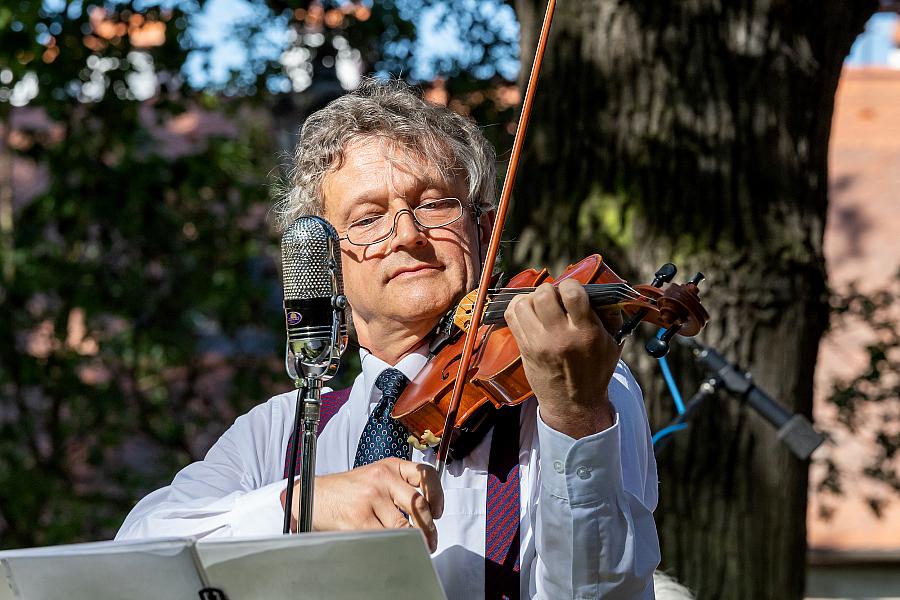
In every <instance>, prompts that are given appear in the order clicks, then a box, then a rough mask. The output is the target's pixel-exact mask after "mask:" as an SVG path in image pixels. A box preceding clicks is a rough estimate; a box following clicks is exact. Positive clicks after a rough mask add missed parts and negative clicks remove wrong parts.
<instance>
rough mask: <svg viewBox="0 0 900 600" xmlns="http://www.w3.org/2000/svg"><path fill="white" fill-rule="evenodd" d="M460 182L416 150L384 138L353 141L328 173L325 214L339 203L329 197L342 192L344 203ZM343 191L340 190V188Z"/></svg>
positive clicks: (449, 186) (452, 185)
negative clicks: (350, 189) (349, 184)
mask: <svg viewBox="0 0 900 600" xmlns="http://www.w3.org/2000/svg"><path fill="white" fill-rule="evenodd" d="M350 181H352V182H353V191H354V192H355V193H354V194H352V195H351V197H349V198H348V196H347V194H346V193H345V192H348V191H349V190H346V189H343V188H344V187H346V186H345V185H344V184H346V183H348V182H350ZM458 183H459V182H458V181H456V180H455V178H453V177H452V174H451V175H448V174H447V173H445V172H444V171H443V170H442V169H441V168H440V166H439V165H436V164H434V163H432V162H430V161H429V160H428V159H427V157H426V156H425V155H424V154H423V153H421V152H418V151H416V150H414V149H410V148H408V147H406V146H404V145H403V144H401V143H399V142H397V141H395V140H391V139H388V138H384V137H381V136H379V137H365V138H359V139H355V140H352V141H351V142H349V143H348V144H347V146H346V147H345V148H344V150H343V157H342V160H341V163H340V165H339V167H338V168H337V169H333V170H331V171H329V173H328V174H326V176H325V180H324V182H323V184H324V185H323V192H324V195H325V205H326V211H327V210H328V208H337V207H335V206H331V205H333V204H334V203H335V201H337V198H329V196H334V195H335V194H336V193H337V192H339V191H340V192H342V193H340V195H341V196H342V198H341V200H342V202H341V204H343V203H344V202H343V200H347V201H352V200H353V199H355V198H361V197H366V196H367V195H373V194H383V193H385V192H387V193H392V194H397V195H398V196H403V195H405V193H406V191H407V190H408V189H409V188H412V189H428V188H438V189H446V190H448V191H449V190H451V189H453V188H454V187H455V186H456V185H457V184H458ZM337 188H341V189H337Z"/></svg>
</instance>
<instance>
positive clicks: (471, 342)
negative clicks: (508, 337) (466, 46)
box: [436, 0, 556, 476]
mask: <svg viewBox="0 0 900 600" xmlns="http://www.w3.org/2000/svg"><path fill="white" fill-rule="evenodd" d="M555 9H556V0H549V1H548V2H547V11H546V12H545V13H544V22H543V24H542V25H541V36H540V39H539V40H538V45H537V48H536V49H535V52H534V63H532V65H531V74H530V75H529V76H528V86H527V87H526V88H525V99H524V101H523V103H522V115H521V116H520V117H519V123H518V124H517V126H516V135H515V138H514V139H513V147H512V154H511V155H510V157H509V166H508V167H507V169H506V179H504V181H503V189H502V191H501V193H500V204H499V205H498V206H497V215H496V218H495V220H494V228H493V229H492V230H491V241H490V244H489V245H488V248H487V252H486V254H485V259H484V265H483V268H482V271H481V282H480V283H479V285H478V296H477V297H476V300H475V308H474V310H473V311H472V325H471V326H470V327H469V329H468V330H467V331H466V338H465V343H464V344H463V353H462V358H461V359H460V361H459V370H458V371H457V373H456V381H455V382H454V384H453V393H452V394H451V396H450V407H449V409H448V410H447V419H446V421H445V422H444V435H442V436H441V443H440V445H439V446H438V451H437V465H436V468H437V472H438V476H441V475H443V474H444V467H445V466H446V463H447V455H448V454H449V452H450V438H451V437H452V436H451V433H452V431H453V426H454V424H455V423H456V413H457V412H459V403H460V401H461V400H462V392H463V386H464V385H465V382H466V374H468V372H469V368H470V366H471V364H472V352H473V350H474V348H475V336H476V333H477V331H478V328H479V326H480V325H481V317H482V313H483V312H484V305H485V303H486V300H487V295H488V290H489V289H490V282H491V274H492V273H493V272H494V263H496V261H497V254H498V253H499V250H500V236H501V235H502V234H503V225H504V223H505V222H506V212H507V209H508V208H509V199H510V196H512V187H513V183H514V182H515V180H516V171H517V170H518V167H519V157H520V155H521V154H522V145H523V143H524V140H525V130H526V129H527V128H528V119H529V117H530V115H531V106H532V104H533V103H534V94H535V89H536V88H537V79H538V74H539V73H540V70H541V63H542V62H543V60H544V50H545V49H546V47H547V38H548V37H549V36H550V23H551V22H552V21H553V12H554V10H555Z"/></svg>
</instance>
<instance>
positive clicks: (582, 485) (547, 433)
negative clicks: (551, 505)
mask: <svg viewBox="0 0 900 600" xmlns="http://www.w3.org/2000/svg"><path fill="white" fill-rule="evenodd" d="M613 409H614V410H615V407H613ZM537 430H538V440H539V443H540V448H541V451H540V468H541V485H542V486H544V488H546V490H547V491H548V492H549V493H551V494H553V495H554V496H557V497H558V498H563V499H567V500H568V501H569V505H570V506H576V505H583V504H591V503H595V502H598V501H600V500H603V499H604V498H609V497H611V496H615V495H617V494H618V493H620V492H621V491H622V489H623V488H624V486H623V483H622V462H621V458H620V450H619V439H620V427H619V411H617V410H616V411H615V419H614V422H613V424H612V426H611V427H609V428H607V429H604V430H603V431H600V432H597V433H595V434H593V435H589V436H587V437H583V438H581V439H578V440H576V439H575V438H572V437H569V436H568V435H566V434H564V433H562V432H559V431H556V430H555V429H553V428H552V427H550V426H549V425H547V424H546V423H544V420H543V419H542V418H541V409H540V407H538V418H537Z"/></svg>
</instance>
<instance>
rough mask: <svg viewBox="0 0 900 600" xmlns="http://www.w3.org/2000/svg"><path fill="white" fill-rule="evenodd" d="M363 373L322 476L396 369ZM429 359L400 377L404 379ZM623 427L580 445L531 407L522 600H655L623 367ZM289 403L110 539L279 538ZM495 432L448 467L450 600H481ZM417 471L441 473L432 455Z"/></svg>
mask: <svg viewBox="0 0 900 600" xmlns="http://www.w3.org/2000/svg"><path fill="white" fill-rule="evenodd" d="M361 356H362V373H360V375H359V376H358V377H357V378H356V380H355V381H354V384H353V388H352V390H351V393H350V397H349V399H348V400H347V403H346V404H345V405H344V406H343V407H341V409H340V410H339V411H338V412H337V414H335V415H334V416H333V417H332V419H331V420H330V421H329V422H328V424H327V425H326V426H325V428H324V429H323V430H322V431H321V432H320V435H319V439H318V445H317V448H316V473H317V474H318V475H325V474H329V473H337V472H342V471H347V470H349V469H351V468H352V467H353V460H354V458H355V456H356V449H357V446H358V444H359V438H360V435H361V434H362V431H363V428H364V427H365V424H366V421H367V419H368V416H369V414H370V413H371V411H372V410H373V409H374V408H375V405H376V404H377V403H378V400H379V399H380V397H381V392H379V391H378V390H377V389H376V388H375V379H376V378H377V377H378V374H379V373H381V371H383V370H384V369H386V368H388V367H390V366H391V365H388V364H387V363H385V362H383V361H381V360H380V359H378V358H377V357H375V356H374V355H372V354H369V353H368V352H366V351H362V352H361ZM426 360H427V357H426V355H425V352H424V348H422V349H420V350H418V351H417V352H414V353H412V354H410V355H408V356H406V357H404V358H403V359H402V360H401V361H400V362H399V363H398V364H396V365H394V367H395V368H397V369H399V370H400V371H401V372H403V374H404V375H406V376H407V377H408V378H409V379H410V380H412V379H414V378H415V376H416V374H418V372H419V371H420V370H421V369H422V367H423V366H424V365H425V362H426ZM609 397H610V400H611V402H612V404H613V407H614V409H615V413H616V415H615V423H614V424H613V426H612V427H610V428H609V429H607V430H605V431H602V432H600V433H597V434H594V435H591V436H588V437H585V438H582V439H580V440H574V439H573V438H570V437H569V436H567V435H565V434H563V433H560V432H557V431H555V430H553V429H551V428H550V427H549V426H547V425H546V424H544V422H543V421H542V420H541V419H540V416H539V411H538V408H537V402H536V401H534V400H533V399H532V400H531V401H528V402H526V403H524V404H523V406H522V411H521V429H520V434H519V444H520V445H519V465H520V471H519V477H520V493H521V499H522V502H521V512H520V549H519V552H520V565H521V575H520V581H521V592H522V597H523V598H548V599H554V600H555V599H558V598H578V599H587V598H592V599H593V598H601V597H602V598H609V599H619V598H622V599H625V598H628V599H631V598H641V599H644V598H653V570H654V569H655V568H656V566H657V564H658V563H659V558H660V554H659V541H658V539H657V534H656V525H655V523H654V521H653V514H652V513H653V510H654V509H655V508H656V502H657V475H656V461H655V460H654V457H653V447H652V443H651V441H650V431H649V428H648V424H647V415H646V411H645V408H644V403H643V399H642V396H641V391H640V388H639V387H638V385H637V383H636V382H635V380H634V378H633V377H632V375H631V373H630V371H629V370H628V367H626V366H625V364H624V363H623V362H621V361H620V362H619V364H618V365H617V368H616V372H615V374H614V375H613V379H612V381H611V383H610V386H609ZM294 402H295V393H293V392H290V393H286V394H282V395H279V396H276V397H274V398H272V399H270V400H269V401H268V402H266V403H265V404H261V405H259V406H256V407H255V408H253V409H252V410H251V411H250V412H248V413H247V414H245V415H243V416H241V417H239V418H238V419H237V420H236V421H235V423H234V425H232V426H231V427H230V428H229V429H228V431H226V432H225V433H224V434H223V435H222V437H221V438H220V439H219V440H218V441H217V442H216V444H215V445H214V446H213V447H212V448H211V449H210V451H209V453H208V454H207V455H206V458H205V459H204V460H202V461H200V462H196V463H194V464H191V465H189V466H187V467H185V468H184V469H182V470H181V471H180V472H179V473H178V474H177V475H176V476H175V479H174V481H173V482H172V484H171V485H169V486H167V487H164V488H162V489H160V490H157V491H155V492H153V493H151V494H149V495H148V496H147V497H145V498H144V499H143V500H141V501H140V502H139V503H138V505H137V506H135V508H134V509H133V510H132V511H131V513H130V514H129V515H128V517H127V518H126V519H125V522H124V524H123V525H122V527H121V529H120V530H119V532H118V534H117V536H116V539H133V538H147V537H166V536H185V535H195V536H198V537H203V536H210V537H213V536H216V537H224V536H247V535H264V534H273V535H274V534H279V533H281V530H282V524H283V517H284V515H283V508H282V506H281V501H280V494H281V492H282V490H283V489H284V487H285V482H284V477H283V475H284V462H285V452H286V448H287V443H288V438H289V437H290V435H291V426H292V424H293V419H294ZM490 446H491V432H489V433H488V434H487V435H486V436H485V439H483V440H482V441H481V442H480V443H479V445H477V446H476V447H475V449H474V450H473V451H472V452H471V453H470V454H469V455H468V456H466V457H465V458H464V459H462V460H458V461H454V462H452V463H451V464H449V465H448V466H447V468H446V469H445V472H444V474H443V477H442V480H441V483H442V486H443V490H444V506H445V508H444V513H443V515H442V517H441V518H440V519H438V520H437V521H436V525H437V530H438V548H437V550H436V551H435V552H434V554H433V555H432V560H433V563H434V566H435V568H436V569H437V571H438V575H439V576H440V578H441V583H442V584H443V586H444V590H445V591H446V593H447V597H448V598H449V599H450V600H454V599H466V600H468V599H470V598H471V599H479V598H483V597H484V538H485V524H484V521H485V515H486V495H487V494H486V490H487V479H488V473H487V465H488V457H489V455H490ZM412 460H414V461H420V462H428V463H431V464H433V463H434V452H433V450H426V451H425V453H424V454H423V453H422V452H419V451H418V450H413V456H412Z"/></svg>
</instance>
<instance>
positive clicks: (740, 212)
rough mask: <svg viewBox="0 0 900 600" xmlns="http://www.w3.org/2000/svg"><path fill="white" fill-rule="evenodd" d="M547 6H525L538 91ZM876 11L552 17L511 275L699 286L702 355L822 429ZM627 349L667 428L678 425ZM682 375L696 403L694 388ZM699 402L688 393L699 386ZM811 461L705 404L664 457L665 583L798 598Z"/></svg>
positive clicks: (682, 361) (601, 7)
mask: <svg viewBox="0 0 900 600" xmlns="http://www.w3.org/2000/svg"><path fill="white" fill-rule="evenodd" d="M544 8H545V3H544V0H540V1H537V0H516V9H517V13H518V15H519V20H520V23H521V26H522V57H523V59H522V63H523V67H522V77H523V78H524V77H525V76H527V72H528V69H529V68H530V65H531V60H532V56H533V53H534V46H535V44H536V40H537V36H538V33H539V29H540V22H541V17H542V15H543V11H544ZM876 8H877V2H875V1H874V0H869V1H865V2H842V1H839V0H826V1H822V2H810V1H807V2H785V1H776V0H770V1H757V2H753V1H750V0H747V1H743V2H728V3H725V2H720V1H718V0H692V1H688V2H673V1H661V2H656V1H652V0H644V1H639V0H620V1H613V0H583V1H581V2H565V1H562V2H560V3H559V5H558V8H557V15H556V18H555V20H554V24H553V32H552V35H551V39H550V44H549V47H548V50H547V55H546V58H545V63H544V67H543V72H542V76H541V80H540V87H539V90H538V96H537V99H536V104H535V110H534V114H533V116H532V122H531V125H530V129H529V141H528V143H527V150H526V154H525V161H524V164H523V165H522V167H521V169H520V175H519V181H518V182H517V185H516V194H515V199H514V206H513V211H512V213H513V214H512V217H511V220H510V223H509V226H508V230H509V233H508V234H507V237H508V238H514V239H517V240H518V242H517V243H515V244H514V245H513V250H512V252H511V258H512V260H513V261H514V262H515V263H516V264H517V265H550V266H553V267H555V268H557V269H558V268H560V267H563V266H565V264H567V263H569V262H574V261H575V260H577V259H578V258H580V257H582V256H583V255H585V254H588V253H591V252H596V251H600V252H601V253H603V254H604V256H606V258H607V260H608V261H609V262H610V264H612V265H613V267H614V269H616V270H617V271H619V272H620V274H622V275H625V276H628V277H629V278H630V279H631V280H632V281H638V282H646V281H649V278H650V275H651V274H652V273H653V272H654V271H655V270H656V268H657V267H658V266H659V265H660V264H661V263H663V262H666V261H669V260H672V261H673V262H675V263H676V264H677V265H678V266H679V267H680V268H681V269H682V271H681V275H680V277H679V279H680V280H684V279H686V278H688V277H690V276H691V275H692V274H693V273H694V272H695V271H696V270H702V271H703V272H704V273H706V275H707V276H708V280H707V282H706V283H705V284H704V285H703V286H702V288H703V290H704V304H705V305H706V306H707V307H708V309H709V312H710V313H711V314H712V321H711V323H710V325H709V326H708V328H707V330H706V331H705V332H704V333H703V335H702V339H703V341H705V342H706V343H709V344H713V345H714V346H716V347H717V348H719V349H720V350H721V351H723V353H725V354H726V355H727V356H729V357H730V358H731V359H733V360H736V361H737V362H739V363H740V364H741V365H742V366H744V367H745V368H749V369H750V370H751V371H752V372H753V373H754V374H755V376H756V378H757V380H758V383H759V384H760V385H761V386H762V387H763V388H764V389H766V390H768V391H769V392H770V393H771V394H772V395H773V396H775V397H776V398H778V399H779V400H780V401H781V402H782V403H784V404H785V405H787V406H788V407H789V408H790V409H791V410H793V411H795V412H799V413H802V414H805V415H807V416H809V415H810V413H811V407H812V381H813V369H814V365H815V359H816V353H817V349H818V344H819V339H820V337H821V335H822V332H823V331H824V328H825V327H826V324H827V318H828V306H827V302H826V293H825V292H826V278H825V265H824V257H823V252H822V237H823V232H824V225H825V216H826V205H827V150H828V139H829V134H830V127H831V116H832V109H833V101H834V93H835V89H836V86H837V81H838V77H839V75H840V70H841V65H842V62H843V59H844V57H845V55H846V53H847V52H848V51H849V48H850V45H851V43H852V41H853V39H854V38H855V36H856V35H857V33H858V32H859V31H860V30H861V28H862V26H863V24H864V23H865V20H866V19H867V17H868V16H869V15H871V14H872V13H873V12H874V10H876ZM640 346H642V344H633V345H632V348H631V349H629V350H628V352H627V354H628V359H629V362H630V363H631V364H632V367H633V368H636V370H637V371H639V379H640V380H641V382H642V384H643V385H644V389H645V395H646V398H647V402H648V405H649V406H650V409H651V421H652V426H653V428H654V430H656V429H658V428H659V427H660V426H662V425H663V424H664V423H666V422H668V421H669V420H670V419H671V418H672V416H673V412H674V411H673V409H672V403H671V400H670V398H669V396H668V394H667V393H666V392H665V391H664V387H663V386H662V384H661V378H660V377H659V375H658V370H657V366H656V365H655V364H653V363H654V362H655V361H652V360H651V359H649V358H648V357H646V355H644V354H642V353H640V352H638V350H636V348H639V347H640ZM672 354H673V356H672V359H671V360H672V361H673V363H674V366H675V367H676V369H677V373H676V376H677V379H678V380H679V381H680V382H681V383H682V386H683V390H682V391H683V392H684V393H685V394H686V395H690V393H691V391H692V390H693V389H696V385H695V384H696V382H697V381H698V378H699V376H700V374H699V373H697V372H696V371H695V370H694V369H693V366H692V365H691V364H690V358H689V357H688V356H687V352H685V351H680V352H679V350H678V349H677V347H676V348H675V349H674V351H673V353H672ZM692 386H693V387H692ZM807 467H808V465H807V463H805V462H801V461H798V460H796V459H795V458H793V455H791V454H790V453H789V451H788V450H787V449H786V448H785V447H784V446H782V445H780V444H779V442H778V441H777V439H776V437H775V435H774V431H773V430H772V429H771V428H769V427H768V426H767V425H766V424H764V422H763V421H762V420H761V419H760V418H758V417H757V416H756V415H755V414H752V413H751V412H750V411H749V410H748V409H747V408H745V407H742V406H739V405H738V403H737V402H733V401H730V400H728V399H726V398H724V397H723V398H721V399H720V400H718V401H713V402H709V403H708V406H707V407H706V409H705V410H703V411H702V413H701V414H700V416H699V417H698V419H697V420H696V422H695V424H694V425H693V426H692V427H691V430H690V433H687V434H681V435H680V436H678V437H677V438H676V439H675V440H674V443H673V444H671V445H670V446H669V448H667V449H666V452H665V453H664V455H663V456H662V457H661V458H660V461H659V468H660V481H661V484H660V504H659V509H658V510H657V522H658V526H659V533H660V542H661V546H662V553H663V563H662V568H665V569H668V570H670V571H671V572H672V573H673V574H674V575H675V576H677V577H678V578H679V579H680V580H681V581H682V582H684V583H686V584H687V585H689V586H690V587H692V588H693V589H694V590H695V591H696V592H697V594H698V597H699V598H717V599H718V598H721V599H726V600H727V599H732V598H733V599H735V600H737V599H741V600H743V599H746V598H767V599H781V598H785V599H788V598H790V599H799V598H802V597H803V587H804V579H805V562H806V561H805V552H806V498H807Z"/></svg>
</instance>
